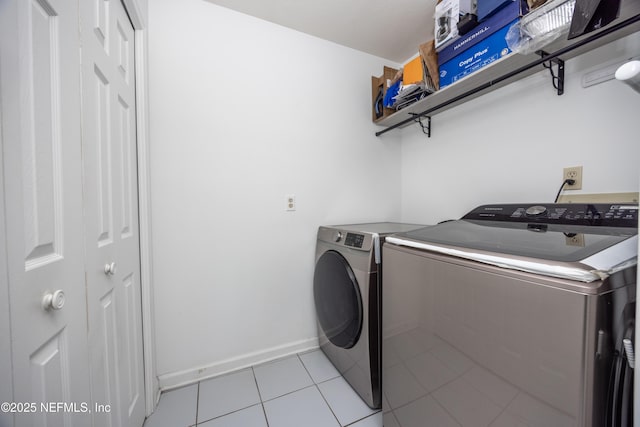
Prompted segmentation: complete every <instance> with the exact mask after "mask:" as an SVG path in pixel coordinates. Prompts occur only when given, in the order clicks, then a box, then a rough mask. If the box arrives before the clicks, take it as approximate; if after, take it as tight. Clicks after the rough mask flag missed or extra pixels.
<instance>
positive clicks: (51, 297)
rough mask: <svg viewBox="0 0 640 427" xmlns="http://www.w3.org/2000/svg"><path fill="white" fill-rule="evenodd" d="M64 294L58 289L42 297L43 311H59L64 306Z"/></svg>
mask: <svg viewBox="0 0 640 427" xmlns="http://www.w3.org/2000/svg"><path fill="white" fill-rule="evenodd" d="M64 301H65V299H64V292H63V291H62V290H60V289H58V290H57V291H55V292H53V293H51V292H47V293H46V294H44V297H42V307H43V308H44V309H45V310H60V309H61V308H62V307H63V306H64Z"/></svg>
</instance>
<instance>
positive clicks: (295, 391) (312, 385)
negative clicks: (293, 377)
mask: <svg viewBox="0 0 640 427" xmlns="http://www.w3.org/2000/svg"><path fill="white" fill-rule="evenodd" d="M314 386H315V384H309V385H308V386H305V387H302V388H299V389H297V390H292V391H289V392H286V393H285V394H282V395H280V396H276V397H272V398H271V399H267V400H264V401H262V403H267V402H271V401H273V400H276V399H280V398H281V397H285V396H288V395H290V394H293V393H297V392H299V391H302V390H306V389H308V388H310V387H314Z"/></svg>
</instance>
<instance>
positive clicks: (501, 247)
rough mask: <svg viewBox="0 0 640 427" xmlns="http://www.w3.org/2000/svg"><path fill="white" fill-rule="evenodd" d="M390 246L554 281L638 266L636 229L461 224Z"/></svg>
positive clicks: (412, 234) (588, 278) (400, 238)
mask: <svg viewBox="0 0 640 427" xmlns="http://www.w3.org/2000/svg"><path fill="white" fill-rule="evenodd" d="M386 241H387V242H388V243H393V244H396V245H402V246H410V247H414V248H418V249H422V250H428V251H433V252H439V253H444V254H447V255H452V256H457V257H460V258H466V259H471V260H475V261H479V262H484V263H488V264H493V265H497V266H500V267H503V268H512V269H517V270H522V271H528V272H533V273H538V274H544V275H548V276H553V277H561V278H567V279H571V280H580V281H583V282H592V281H595V280H599V279H602V278H604V277H606V276H608V275H610V274H612V273H613V272H615V271H618V270H620V269H622V268H626V267H628V266H630V265H633V264H635V263H636V259H637V253H638V241H637V229H635V228H614V227H594V226H582V225H579V226H574V225H554V224H527V223H524V222H523V223H510V222H495V221H486V220H482V221H476V220H458V221H450V222H446V223H442V224H438V225H436V226H433V227H427V228H423V229H420V230H414V231H409V232H406V233H402V234H398V235H395V236H391V237H387V240H386Z"/></svg>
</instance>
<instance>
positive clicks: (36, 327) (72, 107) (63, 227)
mask: <svg viewBox="0 0 640 427" xmlns="http://www.w3.org/2000/svg"><path fill="white" fill-rule="evenodd" d="M0 14H1V15H2V17H1V18H0V24H1V25H0V26H1V29H0V37H2V50H1V54H0V55H1V57H0V64H1V66H2V69H1V72H0V76H1V82H2V85H1V90H0V92H1V95H2V149H3V152H4V153H3V162H4V164H3V172H4V184H5V185H4V189H3V190H4V193H3V196H4V200H5V209H6V218H5V219H6V239H7V240H6V243H7V270H8V274H7V276H8V280H9V285H8V286H9V299H10V300H9V301H10V311H11V315H10V319H11V344H12V359H13V366H12V370H13V380H14V388H13V391H14V395H13V401H14V402H16V403H17V402H22V403H24V402H34V403H36V406H35V407H32V408H30V410H32V411H33V412H30V413H23V414H17V415H16V416H15V425H16V426H79V427H85V426H88V425H90V423H91V418H90V415H89V413H88V412H83V406H82V405H83V404H87V403H89V391H90V389H89V381H88V380H87V378H88V375H89V366H88V346H87V321H86V319H87V317H86V293H85V274H84V273H85V270H84V239H83V237H82V236H83V225H82V224H83V218H82V169H81V142H80V137H81V135H80V126H79V124H80V69H79V66H78V64H79V61H80V58H79V39H78V30H77V28H78V10H77V1H73V0H2V2H0ZM3 244H4V242H3ZM3 282H4V281H3ZM2 286H4V283H2ZM55 291H61V292H63V293H64V300H62V299H60V298H59V297H60V296H61V295H60V293H58V294H57V297H58V298H56V299H55V300H54V301H53V303H54V305H56V307H55V308H56V309H54V308H52V307H51V306H49V308H48V309H47V308H45V307H43V304H42V302H43V298H44V297H45V295H46V294H50V293H53V292H55ZM62 303H64V304H63V305H62ZM0 387H3V385H0ZM57 402H67V403H75V404H77V405H78V406H77V408H73V407H67V408H49V409H47V410H45V409H44V408H42V407H41V406H40V404H41V403H45V404H47V403H48V404H53V405H56V403H57ZM85 409H88V408H86V407H85ZM75 411H77V412H75Z"/></svg>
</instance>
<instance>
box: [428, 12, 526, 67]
mask: <svg viewBox="0 0 640 427" xmlns="http://www.w3.org/2000/svg"><path fill="white" fill-rule="evenodd" d="M519 16H520V2H519V1H518V0H516V1H511V2H509V3H508V4H507V5H506V6H505V7H504V8H502V9H500V10H499V11H498V12H497V13H495V14H494V15H492V16H491V17H489V19H487V20H486V21H484V22H481V23H480V24H478V25H477V26H476V27H475V28H474V29H473V30H471V31H469V32H468V33H467V34H465V35H464V36H461V37H458V38H457V39H455V40H453V42H452V43H450V44H448V45H446V46H445V47H444V48H443V49H441V50H439V51H438V65H441V64H444V63H445V62H447V61H449V60H450V59H451V58H453V57H454V56H456V55H458V54H460V53H462V52H463V51H465V50H466V49H470V48H471V47H472V46H474V45H475V44H477V43H479V42H481V41H482V40H484V39H486V38H487V37H489V36H490V35H491V34H493V33H495V32H496V31H498V30H500V29H501V28H503V27H504V26H505V25H508V24H510V23H511V22H512V21H513V20H514V19H516V18H518V17H519Z"/></svg>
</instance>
